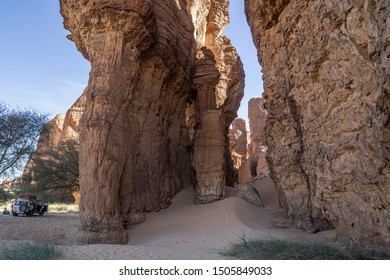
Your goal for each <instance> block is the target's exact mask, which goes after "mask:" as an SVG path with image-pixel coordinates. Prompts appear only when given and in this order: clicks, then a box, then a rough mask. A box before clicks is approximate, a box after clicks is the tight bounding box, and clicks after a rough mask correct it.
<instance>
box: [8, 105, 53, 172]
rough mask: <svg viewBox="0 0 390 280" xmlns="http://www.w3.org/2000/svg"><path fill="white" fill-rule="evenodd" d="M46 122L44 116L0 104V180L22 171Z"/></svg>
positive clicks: (36, 112) (45, 116)
mask: <svg viewBox="0 0 390 280" xmlns="http://www.w3.org/2000/svg"><path fill="white" fill-rule="evenodd" d="M46 122H47V115H46V114H43V113H40V112H38V111H36V110H32V109H10V108H9V107H8V106H7V105H5V104H4V103H3V102H0V179H5V178H14V177H15V175H16V174H17V173H18V172H20V171H21V170H22V168H23V167H24V164H25V163H26V160H27V159H28V157H29V155H30V154H31V153H32V152H33V151H34V150H35V148H36V144H37V140H38V137H39V134H40V132H41V131H42V127H43V125H44V124H45V123H46Z"/></svg>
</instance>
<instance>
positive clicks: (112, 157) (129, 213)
mask: <svg viewBox="0 0 390 280" xmlns="http://www.w3.org/2000/svg"><path fill="white" fill-rule="evenodd" d="M60 3H61V13H62V15H63V17H64V25H65V27H66V28H67V29H68V30H69V31H71V35H70V36H69V38H70V39H71V40H73V41H74V42H75V43H76V46H77V48H78V50H79V51H80V52H81V53H82V54H83V56H84V57H85V58H86V59H88V60H89V61H90V63H91V72H90V81H89V84H88V86H87V88H86V89H85V92H84V95H85V98H86V108H85V112H84V114H83V116H82V119H81V121H80V143H81V147H80V174H81V175H80V188H81V205H80V217H81V235H80V240H81V241H83V242H86V243H125V242H127V235H126V231H125V229H126V228H128V227H130V226H131V225H133V224H135V223H137V222H141V221H143V220H144V219H145V217H144V213H145V212H148V211H157V210H160V209H161V208H164V207H167V206H168V205H169V204H170V199H171V198H172V197H173V196H174V194H175V193H176V192H178V191H180V190H182V189H183V188H186V187H194V188H195V189H196V198H195V201H197V202H201V203H203V202H211V201H213V200H215V199H219V198H222V197H223V195H224V186H225V179H226V169H227V168H226V163H227V156H226V151H227V150H228V147H227V140H226V137H225V136H226V133H227V131H228V130H227V127H229V125H230V122H231V121H232V120H233V119H234V118H235V116H236V111H237V109H238V106H239V102H240V100H241V98H242V94H243V71H242V65H241V62H240V60H239V58H238V55H237V53H236V51H235V50H234V48H232V46H231V44H230V43H229V40H228V39H227V38H226V37H225V36H223V35H221V33H222V31H223V29H224V28H225V27H226V25H227V22H228V15H227V11H228V3H229V1H228V0H220V1H214V0H213V1H211V0H199V1H184V0H176V1H174V0H163V1H152V0H137V1H133V0H115V1H114V0H87V1H77V0H61V1H60ZM207 161H209V162H207ZM210 166H212V168H209V167H210Z"/></svg>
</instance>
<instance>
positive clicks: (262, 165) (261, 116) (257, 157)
mask: <svg viewBox="0 0 390 280" xmlns="http://www.w3.org/2000/svg"><path fill="white" fill-rule="evenodd" d="M264 102H265V101H264V99H263V98H261V97H258V98H252V99H250V100H249V102H248V118H249V130H250V140H251V146H250V157H249V160H250V171H251V174H252V177H255V176H257V175H260V174H262V173H266V172H267V171H268V166H267V162H266V159H265V156H266V151H267V146H266V144H265V137H264V130H265V122H266V120H267V111H266V110H265V108H264Z"/></svg>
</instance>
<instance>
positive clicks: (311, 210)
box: [245, 0, 390, 253]
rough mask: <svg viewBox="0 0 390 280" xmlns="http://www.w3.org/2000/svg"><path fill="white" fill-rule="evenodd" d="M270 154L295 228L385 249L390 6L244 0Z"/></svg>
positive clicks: (389, 200)
mask: <svg viewBox="0 0 390 280" xmlns="http://www.w3.org/2000/svg"><path fill="white" fill-rule="evenodd" d="M245 5H246V14H247V18H248V22H249V24H250V26H251V29H252V34H253V39H254V42H255V44H256V46H257V48H258V51H259V52H258V53H259V59H260V62H261V65H262V69H263V80H264V90H265V94H264V97H265V99H266V108H267V111H268V119H267V124H266V143H267V147H268V151H267V161H268V165H269V167H270V170H271V175H272V177H273V179H274V180H275V182H276V187H277V189H278V192H279V195H280V197H281V203H282V205H283V206H284V207H285V208H286V209H287V210H288V213H289V214H290V215H291V217H292V218H293V222H294V224H295V225H296V226H298V227H300V228H303V229H309V230H322V229H327V228H332V227H335V228H336V230H337V232H338V236H339V237H340V238H341V239H343V240H345V241H347V242H348V243H351V244H355V245H359V246H360V247H361V248H366V249H369V250H371V249H376V250H377V251H384V252H386V251H387V253H389V251H390V250H389V244H390V227H389V222H390V212H389V211H390V188H389V185H390V156H389V155H390V154H389V147H390V145H389V143H390V130H389V127H390V125H389V117H388V116H389V108H390V106H389V104H390V102H389V96H390V95H389V94H390V78H389V77H390V75H389V74H390V67H389V65H390V21H389V20H388V19H389V17H390V5H389V4H388V1H387V0H373V1H363V0H358V1H351V0H341V1H340V0H337V1H336V0H327V1H320V0H314V1H298V0H280V1H266V0H246V1H245Z"/></svg>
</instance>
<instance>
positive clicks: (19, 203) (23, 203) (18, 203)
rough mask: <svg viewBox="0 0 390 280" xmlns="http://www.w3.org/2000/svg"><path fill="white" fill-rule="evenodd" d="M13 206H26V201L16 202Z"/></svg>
mask: <svg viewBox="0 0 390 280" xmlns="http://www.w3.org/2000/svg"><path fill="white" fill-rule="evenodd" d="M14 205H28V203H27V200H17V201H15V204H14Z"/></svg>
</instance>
